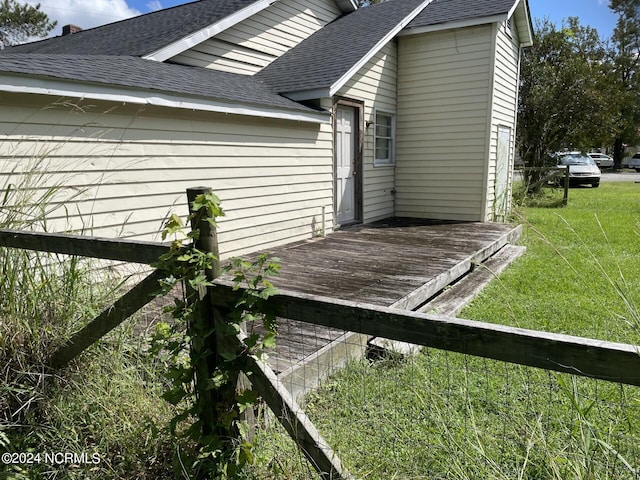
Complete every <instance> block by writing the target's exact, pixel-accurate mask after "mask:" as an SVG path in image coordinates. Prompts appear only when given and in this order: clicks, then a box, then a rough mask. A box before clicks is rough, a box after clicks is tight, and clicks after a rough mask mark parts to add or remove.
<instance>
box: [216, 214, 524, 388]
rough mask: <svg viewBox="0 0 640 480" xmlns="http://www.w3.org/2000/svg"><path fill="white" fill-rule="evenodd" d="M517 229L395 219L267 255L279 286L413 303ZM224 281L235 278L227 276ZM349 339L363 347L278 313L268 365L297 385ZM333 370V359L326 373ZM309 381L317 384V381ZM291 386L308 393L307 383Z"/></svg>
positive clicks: (336, 333)
mask: <svg viewBox="0 0 640 480" xmlns="http://www.w3.org/2000/svg"><path fill="white" fill-rule="evenodd" d="M519 232H520V230H519V228H518V227H515V226H513V225H507V224H498V223H481V222H442V221H432V220H417V219H390V220H385V221H382V222H377V223H374V224H368V225H356V226H353V227H350V228H345V229H342V230H339V231H337V232H334V233H332V234H330V235H328V236H327V237H325V238H317V239H312V240H305V241H302V242H297V243H293V244H289V245H285V246H282V247H279V248H274V249H272V250H271V251H270V252H261V253H268V254H269V255H271V256H274V257H278V258H279V259H280V263H281V272H280V275H278V276H277V277H273V278H271V279H270V280H271V281H272V282H273V284H274V285H275V287H276V288H280V289H283V290H290V291H297V292H301V293H308V294H313V295H321V296H326V297H332V298H337V299H342V300H350V301H354V302H364V303H370V304H374V305H379V306H384V307H387V306H391V305H395V306H399V307H400V308H408V309H413V308H417V307H418V305H419V304H421V303H424V302H425V301H427V300H428V298H429V297H431V296H432V295H434V293H435V291H434V289H438V290H439V289H442V288H443V287H444V286H446V284H448V283H449V282H453V281H455V280H456V279H457V278H458V277H461V276H463V275H464V274H466V273H467V272H468V271H469V269H470V268H472V266H473V264H474V263H475V262H480V261H483V260H484V259H485V258H487V257H489V256H491V255H492V254H493V253H495V251H497V250H498V249H499V248H501V247H502V246H503V245H504V244H505V243H507V242H513V241H514V240H515V239H517V238H518V237H519ZM221 281H222V282H229V277H228V276H227V277H223V278H222V279H221ZM443 282H446V283H445V285H441V283H443ZM345 339H348V340H349V339H350V341H353V342H354V345H353V347H351V349H349V348H344V346H338V350H340V351H342V350H344V351H347V352H357V351H360V350H361V345H362V338H361V337H359V336H350V335H349V334H347V332H344V331H342V330H336V329H331V328H326V327H321V326H317V325H310V324H305V323H303V322H295V321H292V320H286V319H278V340H277V346H276V349H275V351H273V352H271V353H270V355H269V357H270V359H269V363H270V365H271V366H272V368H274V370H275V371H276V372H286V376H287V378H286V379H283V381H284V382H285V383H289V384H291V382H294V381H296V380H297V379H300V378H303V377H305V376H307V375H308V373H309V371H313V372H315V373H314V375H319V374H320V373H318V372H320V371H321V370H322V368H321V367H320V366H318V365H314V366H313V367H309V365H306V364H305V359H308V358H313V359H314V361H315V362H317V361H319V360H318V359H321V358H322V359H325V360H323V361H327V360H326V358H331V361H332V362H334V361H336V359H334V358H332V355H331V354H328V353H327V352H328V351H330V347H327V345H329V344H332V342H334V343H335V344H336V345H338V344H340V342H344V341H345ZM318 352H324V353H318ZM339 361H342V360H339ZM339 361H338V362H339ZM334 368H335V365H328V366H327V371H328V372H330V371H333V370H334ZM301 372H302V373H301ZM305 381H306V380H305ZM310 384H317V379H316V380H311V381H310ZM289 388H290V390H291V389H292V388H294V389H295V390H296V392H298V393H299V392H301V393H304V391H305V389H306V386H305V385H303V386H299V385H298V386H293V385H292V386H290V387H289Z"/></svg>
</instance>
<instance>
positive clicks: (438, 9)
mask: <svg viewBox="0 0 640 480" xmlns="http://www.w3.org/2000/svg"><path fill="white" fill-rule="evenodd" d="M515 1H516V0H434V1H433V2H431V3H430V4H429V5H427V7H426V8H425V9H424V10H423V11H422V12H421V13H420V14H419V15H418V16H417V17H416V18H414V19H413V21H412V22H411V23H410V24H409V28H414V27H427V26H431V25H438V24H441V23H450V22H460V21H464V20H470V19H474V18H484V17H492V16H494V15H503V14H507V13H509V10H511V8H512V7H513V5H514V4H515Z"/></svg>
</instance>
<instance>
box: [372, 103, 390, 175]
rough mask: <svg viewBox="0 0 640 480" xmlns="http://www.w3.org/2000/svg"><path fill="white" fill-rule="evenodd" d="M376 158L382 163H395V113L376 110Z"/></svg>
mask: <svg viewBox="0 0 640 480" xmlns="http://www.w3.org/2000/svg"><path fill="white" fill-rule="evenodd" d="M375 118H376V124H375V148H374V151H375V153H374V155H375V160H376V162H378V163H379V164H381V165H391V164H392V163H393V115H389V114H385V113H381V112H376V117H375Z"/></svg>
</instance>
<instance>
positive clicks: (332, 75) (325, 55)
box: [256, 0, 424, 93]
mask: <svg viewBox="0 0 640 480" xmlns="http://www.w3.org/2000/svg"><path fill="white" fill-rule="evenodd" d="M423 1H424V0H392V1H388V2H384V3H380V4H377V5H373V6H370V7H366V8H361V9H358V10H356V11H355V12H353V13H350V14H348V15H345V16H342V17H340V18H339V19H337V20H335V21H333V22H332V23H330V24H329V25H327V26H325V27H324V28H322V29H321V30H319V31H317V32H316V33H314V34H313V35H311V36H310V37H309V38H307V39H305V40H304V41H303V42H302V43H300V44H299V45H297V46H296V47H294V48H292V49H291V50H289V51H288V52H287V53H285V54H284V55H282V56H281V57H280V58H279V59H277V60H276V61H274V62H273V63H271V64H270V65H269V66H267V67H266V68H265V69H263V70H262V71H261V72H259V73H258V74H256V76H257V77H258V78H260V80H262V81H264V82H265V83H266V84H267V85H269V86H270V87H271V88H272V89H273V90H274V91H277V92H281V93H282V92H296V91H305V90H314V89H318V88H327V87H330V86H331V85H333V84H334V83H335V82H336V81H337V80H339V79H340V78H341V77H342V76H343V75H344V74H345V73H347V72H348V71H349V69H350V68H351V67H353V66H354V65H355V64H357V63H358V61H359V60H360V59H361V58H362V57H363V56H364V55H366V54H367V53H368V52H369V51H370V50H371V49H372V48H373V47H374V46H375V45H376V44H377V43H378V42H379V41H380V40H382V39H383V38H384V37H385V35H387V34H388V33H389V32H390V31H392V30H393V29H394V28H395V27H396V26H397V25H398V24H399V23H401V22H402V21H403V20H404V19H405V18H406V17H407V16H408V15H409V13H411V12H412V11H413V10H415V9H416V8H417V7H418V6H419V5H420V4H421V3H422V2H423Z"/></svg>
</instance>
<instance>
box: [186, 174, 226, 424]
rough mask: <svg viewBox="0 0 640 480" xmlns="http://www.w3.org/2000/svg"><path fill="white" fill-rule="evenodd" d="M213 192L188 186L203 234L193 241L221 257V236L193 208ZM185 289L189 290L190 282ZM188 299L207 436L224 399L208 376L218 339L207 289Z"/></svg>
mask: <svg viewBox="0 0 640 480" xmlns="http://www.w3.org/2000/svg"><path fill="white" fill-rule="evenodd" d="M207 193H211V189H210V188H208V187H194V188H189V189H187V200H188V202H189V212H190V213H192V214H194V213H195V215H193V216H192V218H191V229H192V230H194V231H195V230H198V231H199V232H200V233H199V235H198V237H197V239H195V240H194V247H195V248H197V249H198V250H200V251H203V252H210V253H213V254H214V255H215V256H216V259H217V258H218V253H219V252H218V237H217V232H216V228H215V226H213V225H211V223H209V222H208V221H207V212H206V211H205V209H200V210H199V211H198V212H194V211H193V202H194V200H195V199H196V197H197V196H198V195H201V194H207ZM205 275H206V277H207V279H208V280H209V281H211V280H213V279H215V278H216V277H217V276H219V275H220V263H219V261H217V260H216V261H215V262H214V263H213V265H212V268H211V269H207V271H205ZM185 288H187V289H190V288H191V287H189V286H188V285H186V286H185ZM187 298H189V299H193V301H194V303H195V305H194V312H193V317H192V319H191V321H190V322H189V325H188V326H187V328H188V334H189V337H190V338H191V351H190V356H191V362H192V366H193V369H194V372H195V389H196V398H197V402H198V404H199V416H200V421H201V423H202V435H203V436H204V437H206V436H208V435H211V434H213V433H215V432H216V430H217V425H218V415H217V412H218V405H219V403H220V402H221V401H224V399H223V398H220V397H222V395H221V392H219V391H217V390H216V389H215V388H210V387H209V379H211V378H212V376H213V372H214V371H215V369H216V366H217V362H218V358H219V349H218V345H217V341H216V329H215V320H214V316H213V308H212V304H211V301H210V296H209V292H208V290H207V289H206V288H201V289H200V290H199V291H193V290H190V291H188V292H187Z"/></svg>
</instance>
